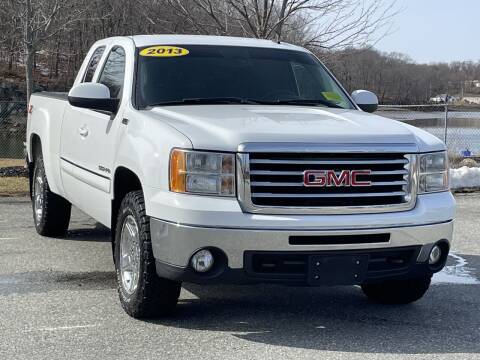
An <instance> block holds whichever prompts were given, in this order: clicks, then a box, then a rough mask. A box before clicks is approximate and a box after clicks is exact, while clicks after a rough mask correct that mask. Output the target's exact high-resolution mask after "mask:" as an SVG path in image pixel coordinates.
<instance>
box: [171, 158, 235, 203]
mask: <svg viewBox="0 0 480 360" xmlns="http://www.w3.org/2000/svg"><path fill="white" fill-rule="evenodd" d="M170 190H171V191H174V192H180V193H193V194H205V195H218V196H235V155H233V154H222V153H214V152H203V151H190V150H182V149H173V150H172V152H171V154H170Z"/></svg>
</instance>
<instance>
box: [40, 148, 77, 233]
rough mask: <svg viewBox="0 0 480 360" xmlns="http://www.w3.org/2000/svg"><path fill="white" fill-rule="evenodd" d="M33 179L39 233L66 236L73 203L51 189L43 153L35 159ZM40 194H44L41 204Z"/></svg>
mask: <svg viewBox="0 0 480 360" xmlns="http://www.w3.org/2000/svg"><path fill="white" fill-rule="evenodd" d="M31 181H32V185H31V186H32V210H33V221H34V223H35V229H36V230H37V233H38V234H40V235H42V236H50V237H60V236H64V235H65V234H66V233H67V230H68V225H69V223H70V214H71V210H72V205H71V204H70V203H69V202H68V201H67V200H65V199H64V198H63V197H61V196H59V195H57V194H54V193H53V192H51V191H50V187H49V185H48V180H47V175H46V174H45V166H44V164H43V156H42V154H41V153H40V154H38V155H37V157H36V159H35V165H34V169H33V176H32V178H31ZM40 181H41V183H40ZM38 196H42V201H41V204H40V203H39V202H37V201H38V200H37V199H38V198H37V197H38Z"/></svg>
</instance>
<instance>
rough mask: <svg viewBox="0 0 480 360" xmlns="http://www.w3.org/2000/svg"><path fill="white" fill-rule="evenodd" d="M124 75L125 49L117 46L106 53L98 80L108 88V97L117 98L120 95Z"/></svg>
mask: <svg viewBox="0 0 480 360" xmlns="http://www.w3.org/2000/svg"><path fill="white" fill-rule="evenodd" d="M124 77H125V50H123V48H121V47H119V46H117V47H114V48H113V49H112V51H111V52H110V54H108V59H107V61H106V63H105V66H104V67H103V70H102V74H101V75H100V79H99V80H98V82H99V83H100V84H103V85H105V86H107V87H108V88H109V89H110V97H111V98H114V99H119V98H120V97H121V95H122V88H123V79H124Z"/></svg>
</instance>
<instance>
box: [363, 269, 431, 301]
mask: <svg viewBox="0 0 480 360" xmlns="http://www.w3.org/2000/svg"><path fill="white" fill-rule="evenodd" d="M431 278H432V277H431V276H430V275H428V276H425V277H420V278H414V279H408V280H399V281H388V282H384V283H379V284H364V285H362V290H363V292H364V294H365V295H367V297H368V299H369V300H370V301H372V302H375V303H379V304H409V303H412V302H414V301H417V300H419V299H420V298H422V297H423V295H425V293H426V292H427V290H428V288H429V286H430V281H431Z"/></svg>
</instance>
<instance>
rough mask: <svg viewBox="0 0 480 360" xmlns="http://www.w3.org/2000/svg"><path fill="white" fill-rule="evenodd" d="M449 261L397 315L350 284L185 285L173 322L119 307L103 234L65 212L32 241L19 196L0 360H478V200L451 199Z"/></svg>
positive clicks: (11, 211) (8, 254) (6, 227)
mask: <svg viewBox="0 0 480 360" xmlns="http://www.w3.org/2000/svg"><path fill="white" fill-rule="evenodd" d="M457 201H458V219H457V221H456V229H455V242H454V245H453V250H454V253H453V256H451V257H450V259H449V263H448V265H449V266H448V268H447V269H446V270H445V271H444V272H442V273H441V274H440V275H439V276H436V277H435V281H434V284H433V285H432V286H431V288H430V290H429V291H428V293H427V295H426V296H425V297H424V298H423V299H422V300H420V301H418V302H417V303H415V304H413V305H408V306H380V305H374V304H371V303H369V302H368V301H367V300H366V298H365V297H364V296H363V294H362V292H361V290H360V289H359V288H357V287H333V288H301V287H283V286H270V285H259V286H238V287H236V286H209V287H202V286H194V285H185V286H184V288H183V289H182V293H181V298H180V301H179V305H178V308H177V311H176V313H175V315H174V316H173V317H170V318H167V319H160V320H151V321H140V320H135V319H132V318H130V317H128V316H127V315H126V314H125V313H124V312H123V310H122V309H121V307H120V304H119V301H118V297H117V292H116V287H115V274H114V267H113V261H112V254H111V245H110V239H109V233H108V230H106V229H105V228H104V227H102V226H101V225H99V224H96V223H95V221H94V220H92V219H91V218H89V217H88V216H86V215H84V214H82V213H81V212H79V211H77V210H74V213H73V216H72V222H71V225H70V231H69V233H68V236H66V237H65V238H62V239H53V238H42V237H40V236H38V235H37V234H36V232H35V229H34V226H33V221H32V216H31V207H30V203H29V201H28V200H27V199H23V198H2V199H0V246H1V247H0V359H49V360H50V359H98V360H100V359H137V358H138V359H193V358H201V359H212V360H221V359H404V358H405V359H480V281H479V280H478V279H480V195H479V194H470V195H458V196H457Z"/></svg>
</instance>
